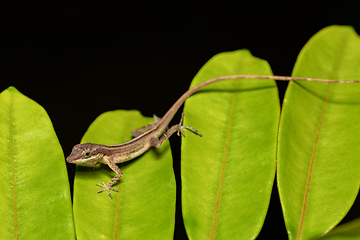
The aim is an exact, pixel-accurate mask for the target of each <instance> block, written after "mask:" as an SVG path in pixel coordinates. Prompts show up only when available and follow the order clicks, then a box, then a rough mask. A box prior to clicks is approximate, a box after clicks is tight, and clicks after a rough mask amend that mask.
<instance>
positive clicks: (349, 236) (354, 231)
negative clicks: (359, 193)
mask: <svg viewBox="0 0 360 240" xmlns="http://www.w3.org/2000/svg"><path fill="white" fill-rule="evenodd" d="M320 239H321V240H358V239H360V219H359V218H358V219H355V220H353V221H351V222H347V223H344V224H342V225H339V226H337V227H336V228H335V229H334V230H332V231H331V232H329V234H326V235H325V236H324V237H321V238H320Z"/></svg>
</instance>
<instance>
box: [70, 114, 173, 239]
mask: <svg viewBox="0 0 360 240" xmlns="http://www.w3.org/2000/svg"><path fill="white" fill-rule="evenodd" d="M153 121H154V120H153V119H151V118H145V117H143V116H141V114H140V113H139V112H138V111H125V110H118V111H112V112H106V113H104V114H102V115H100V116H99V117H98V118H97V119H96V120H95V121H94V122H93V123H92V124H91V125H90V127H89V129H88V130H87V132H86V133H85V135H84V137H83V139H82V143H85V142H92V143H98V144H106V145H114V144H119V143H122V142H125V141H127V140H130V139H131V134H130V133H131V131H132V130H134V129H137V128H140V127H142V126H145V125H147V124H149V123H150V122H153ZM119 167H120V168H121V170H122V171H123V176H122V177H121V179H120V183H119V184H116V185H114V188H115V189H119V193H117V192H112V195H113V199H110V198H109V196H108V194H107V193H106V192H104V193H100V194H98V193H97V191H99V190H101V189H100V188H99V187H98V186H96V183H101V182H105V183H108V182H109V181H110V180H111V178H112V177H113V176H114V175H115V173H114V172H113V171H112V170H111V169H110V168H109V167H108V166H106V165H103V164H98V165H97V167H96V168H95V169H92V167H88V166H84V165H78V167H77V171H76V175H75V183H74V219H75V227H76V235H77V239H79V240H81V239H171V238H172V236H173V234H174V220H175V199H176V198H175V194H176V193H175V178H174V173H173V168H172V157H171V150H170V146H169V143H168V141H166V142H165V143H164V145H163V146H162V147H161V148H159V149H151V150H149V151H148V152H146V153H145V154H143V155H142V156H140V157H139V158H137V159H134V160H131V161H129V162H126V163H123V164H119Z"/></svg>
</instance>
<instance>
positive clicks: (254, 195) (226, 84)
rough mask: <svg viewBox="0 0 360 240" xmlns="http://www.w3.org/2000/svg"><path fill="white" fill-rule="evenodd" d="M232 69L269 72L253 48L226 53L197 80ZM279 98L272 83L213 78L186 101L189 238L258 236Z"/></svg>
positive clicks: (267, 190)
mask: <svg viewBox="0 0 360 240" xmlns="http://www.w3.org/2000/svg"><path fill="white" fill-rule="evenodd" d="M230 74H259V75H271V74H272V72H271V69H270V67H269V65H268V63H267V62H266V61H264V60H261V59H258V58H255V57H253V56H252V55H251V54H250V53H249V51H247V50H240V51H234V52H226V53H221V54H218V55H216V56H215V57H213V58H212V59H210V60H209V61H208V62H207V63H206V64H205V66H204V67H203V68H202V69H201V70H200V71H199V73H198V74H197V75H196V77H195V78H194V80H193V82H192V86H194V85H196V84H199V83H201V82H203V81H205V80H207V79H210V78H213V77H217V76H222V75H230ZM279 108H280V106H279V98H278V92H277V87H276V84H275V81H273V80H259V79H238V80H227V81H223V82H219V83H214V84H212V85H209V86H207V87H205V88H204V89H203V90H200V91H199V92H198V93H196V94H195V95H194V96H192V97H190V98H189V99H188V100H187V102H186V104H185V110H184V112H185V123H184V125H187V126H192V127H194V128H196V129H197V130H198V131H199V132H200V133H202V134H203V137H202V138H200V137H199V136H197V135H194V134H191V133H188V134H187V135H186V138H184V139H183V141H182V142H183V143H182V150H181V153H182V160H181V166H182V168H181V169H182V170H181V177H182V187H183V189H182V206H183V217H184V222H185V228H186V231H187V233H188V236H189V238H190V239H196V240H201V239H254V238H255V237H256V236H257V235H258V233H259V231H260V229H261V227H262V225H263V222H264V219H265V215H266V212H267V209H268V204H269V200H270V195H271V190H272V186H273V181H274V176H275V158H276V139H277V129H278V122H279V112H280V110H279Z"/></svg>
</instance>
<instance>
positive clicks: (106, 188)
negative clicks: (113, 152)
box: [96, 157, 123, 199]
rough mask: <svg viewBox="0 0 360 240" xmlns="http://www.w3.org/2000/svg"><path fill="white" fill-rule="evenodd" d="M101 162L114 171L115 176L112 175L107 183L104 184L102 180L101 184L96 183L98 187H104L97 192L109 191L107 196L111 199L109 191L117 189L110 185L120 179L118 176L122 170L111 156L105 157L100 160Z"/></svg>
mask: <svg viewBox="0 0 360 240" xmlns="http://www.w3.org/2000/svg"><path fill="white" fill-rule="evenodd" d="M102 162H103V163H105V164H107V165H108V166H109V167H110V168H111V169H112V170H113V171H114V172H115V173H116V176H115V177H113V178H112V179H111V180H110V182H109V183H108V184H106V185H105V183H104V182H102V185H101V184H99V183H97V184H96V185H97V186H99V187H103V188H104V189H102V190H100V191H98V193H102V192H104V191H108V193H109V197H110V198H111V199H112V196H111V193H110V190H111V191H115V192H119V190H117V189H114V188H112V186H113V185H114V184H115V183H116V181H118V180H119V179H120V177H121V176H122V174H123V173H122V171H121V170H120V168H119V167H118V166H117V165H116V163H114V161H113V160H112V159H111V158H105V157H104V159H103V161H102Z"/></svg>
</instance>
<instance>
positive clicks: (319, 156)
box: [277, 26, 360, 239]
mask: <svg viewBox="0 0 360 240" xmlns="http://www.w3.org/2000/svg"><path fill="white" fill-rule="evenodd" d="M359 66H360V38H359V36H358V35H357V34H356V33H355V32H354V30H353V29H352V28H350V27H341V26H331V27H328V28H325V29H323V30H321V31H320V32H319V33H317V34H316V35H315V36H314V37H312V38H311V39H310V41H309V42H308V43H307V44H306V45H305V47H304V49H303V50H302V51H301V52H300V54H299V56H298V59H297V62H296V64H295V67H294V70H293V76H295V77H313V78H326V79H336V80H356V79H357V80H358V79H360V68H359ZM359 96H360V84H358V83H353V84H341V83H321V82H291V83H289V86H288V89H287V91H286V95H285V98H284V104H283V112H282V117H281V123H280V130H279V147H278V172H277V176H278V188H279V193H280V199H281V203H282V208H283V213H284V218H285V223H286V228H287V230H288V234H289V238H290V239H313V238H316V237H319V236H321V235H322V234H324V233H326V232H328V231H330V230H331V229H332V228H333V227H335V226H336V224H338V223H339V222H340V221H341V219H342V218H343V217H344V216H345V214H346V213H347V212H348V210H349V209H350V207H351V206H352V204H353V202H354V200H355V198H356V195H357V193H358V191H359V186H360V164H359V160H360V159H359V154H358V153H359V150H360V149H359V146H360V98H359Z"/></svg>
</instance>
